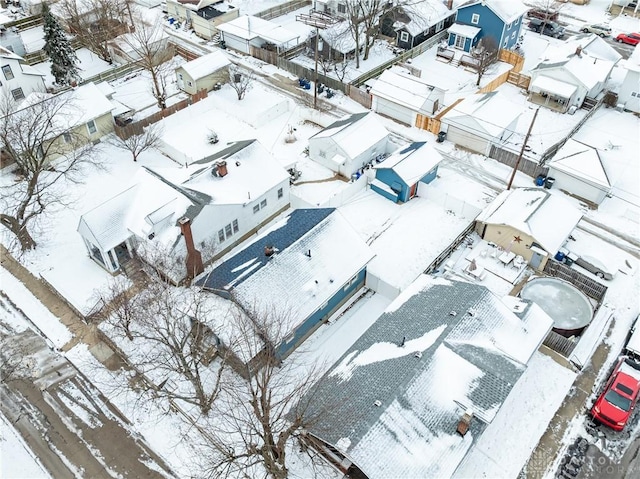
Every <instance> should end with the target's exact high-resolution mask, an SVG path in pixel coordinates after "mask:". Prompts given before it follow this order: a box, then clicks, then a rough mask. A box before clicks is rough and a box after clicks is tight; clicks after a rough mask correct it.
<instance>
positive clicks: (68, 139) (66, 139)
mask: <svg viewBox="0 0 640 479" xmlns="http://www.w3.org/2000/svg"><path fill="white" fill-rule="evenodd" d="M62 138H63V139H64V142H65V143H71V135H70V134H69V132H68V131H65V132H64V133H63V134H62Z"/></svg>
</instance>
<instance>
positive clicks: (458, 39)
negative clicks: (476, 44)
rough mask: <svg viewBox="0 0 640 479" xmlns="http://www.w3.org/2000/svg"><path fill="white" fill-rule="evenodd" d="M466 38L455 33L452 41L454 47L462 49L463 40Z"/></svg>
mask: <svg viewBox="0 0 640 479" xmlns="http://www.w3.org/2000/svg"><path fill="white" fill-rule="evenodd" d="M466 40H467V39H466V38H465V37H463V36H461V35H456V41H455V43H454V45H453V46H454V47H456V48H459V49H464V42H465V41H466Z"/></svg>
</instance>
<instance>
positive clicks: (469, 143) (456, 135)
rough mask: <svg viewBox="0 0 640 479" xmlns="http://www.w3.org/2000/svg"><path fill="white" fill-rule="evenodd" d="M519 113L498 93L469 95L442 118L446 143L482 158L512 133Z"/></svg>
mask: <svg viewBox="0 0 640 479" xmlns="http://www.w3.org/2000/svg"><path fill="white" fill-rule="evenodd" d="M521 114H522V112H521V111H520V110H519V109H517V108H514V107H513V103H512V102H511V101H509V100H508V99H507V98H506V97H505V96H504V95H502V94H500V93H499V92H490V93H480V94H475V95H470V96H469V97H467V98H465V99H464V100H463V101H461V102H460V103H458V104H457V105H456V106H455V107H454V108H452V109H451V110H449V111H448V112H447V113H445V114H444V115H443V116H442V118H441V121H442V125H443V130H444V131H446V132H447V140H449V141H451V142H453V143H455V144H456V145H459V146H462V147H464V148H468V149H469V150H471V151H475V152H477V153H480V154H482V155H488V154H489V151H490V150H491V145H492V144H500V143H502V142H504V141H505V140H507V139H508V138H509V137H510V136H511V135H512V134H513V132H514V131H515V127H516V125H517V123H518V118H519V117H520V115H521Z"/></svg>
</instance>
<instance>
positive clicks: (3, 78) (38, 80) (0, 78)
mask: <svg viewBox="0 0 640 479" xmlns="http://www.w3.org/2000/svg"><path fill="white" fill-rule="evenodd" d="M0 68H2V75H0V91H4V92H7V93H10V94H11V96H12V97H13V99H14V100H16V101H20V100H24V98H25V97H26V96H27V95H29V94H30V93H32V92H44V91H45V85H44V75H43V74H42V73H40V72H39V71H37V70H36V69H35V68H33V67H32V66H30V65H27V64H26V63H25V61H24V59H23V58H22V57H21V56H19V55H17V54H15V53H13V52H12V51H10V50H7V49H6V48H4V47H0Z"/></svg>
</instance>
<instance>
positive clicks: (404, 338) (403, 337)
mask: <svg viewBox="0 0 640 479" xmlns="http://www.w3.org/2000/svg"><path fill="white" fill-rule="evenodd" d="M406 343H407V337H406V336H402V341H400V344H398V346H400V347H401V348H404V345H405V344H406Z"/></svg>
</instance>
